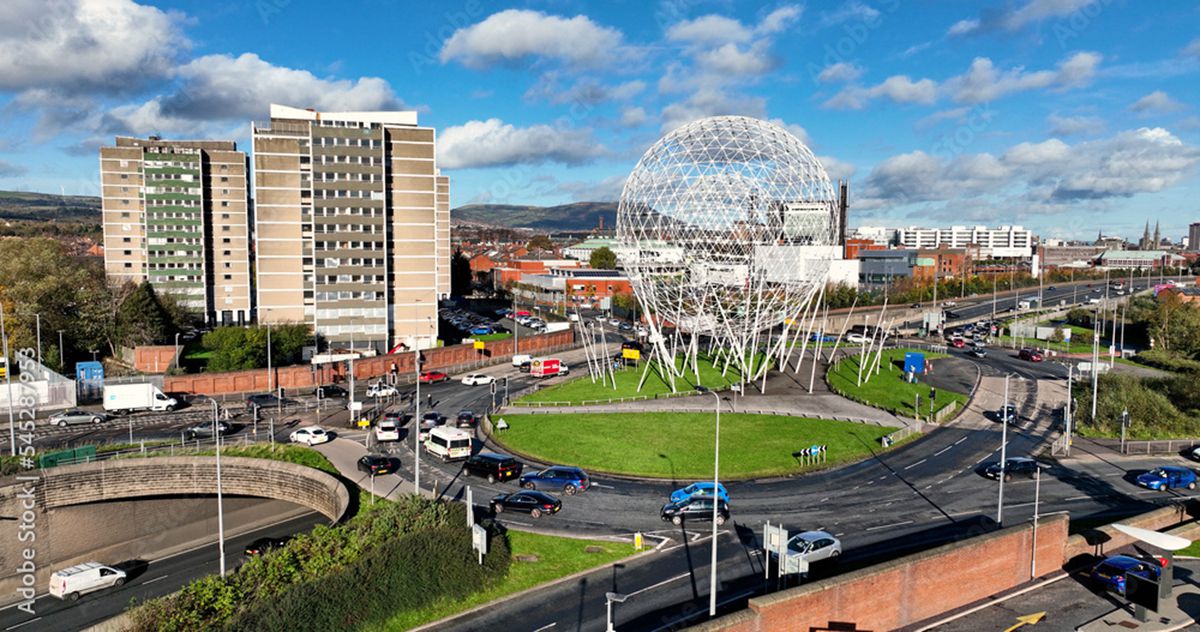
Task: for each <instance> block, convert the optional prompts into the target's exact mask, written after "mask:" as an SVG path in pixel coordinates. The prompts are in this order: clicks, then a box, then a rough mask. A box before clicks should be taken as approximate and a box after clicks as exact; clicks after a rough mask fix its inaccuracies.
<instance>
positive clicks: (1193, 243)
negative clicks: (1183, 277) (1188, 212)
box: [1187, 222, 1200, 252]
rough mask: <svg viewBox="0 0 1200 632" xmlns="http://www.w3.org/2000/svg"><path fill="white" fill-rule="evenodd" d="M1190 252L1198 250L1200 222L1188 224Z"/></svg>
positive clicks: (1199, 250) (1199, 246)
mask: <svg viewBox="0 0 1200 632" xmlns="http://www.w3.org/2000/svg"><path fill="white" fill-rule="evenodd" d="M1187 249H1188V250H1189V251H1191V252H1200V222H1192V223H1191V224H1188V245H1187Z"/></svg>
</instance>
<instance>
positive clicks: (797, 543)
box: [787, 531, 842, 564]
mask: <svg viewBox="0 0 1200 632" xmlns="http://www.w3.org/2000/svg"><path fill="white" fill-rule="evenodd" d="M841 554H842V542H841V540H838V539H837V538H835V537H834V536H833V535H832V534H830V533H828V532H825V531H805V532H803V533H797V534H796V535H794V536H792V537H791V538H790V539H789V540H788V543H787V556H788V557H789V558H790V557H799V558H800V559H802V560H804V561H805V562H808V563H809V564H812V563H814V562H820V561H822V560H829V559H837V557H838V556H839V555H841Z"/></svg>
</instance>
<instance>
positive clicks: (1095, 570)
mask: <svg viewBox="0 0 1200 632" xmlns="http://www.w3.org/2000/svg"><path fill="white" fill-rule="evenodd" d="M1159 572H1160V569H1159V568H1158V567H1156V566H1155V565H1154V564H1151V563H1149V562H1143V561H1142V560H1139V559H1137V558H1136V557H1130V556H1128V555H1113V556H1111V557H1108V558H1106V559H1105V560H1104V561H1103V562H1100V563H1099V564H1097V565H1095V566H1093V567H1092V573H1091V578H1092V583H1094V584H1096V585H1098V586H1100V587H1101V588H1104V589H1106V590H1112V591H1115V592H1116V593H1117V594H1119V595H1124V594H1125V576H1126V575H1127V574H1131V573H1132V574H1134V575H1137V576H1138V577H1145V578H1146V579H1151V580H1155V581H1158V574H1159Z"/></svg>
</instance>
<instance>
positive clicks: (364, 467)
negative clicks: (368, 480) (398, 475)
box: [358, 454, 396, 476]
mask: <svg viewBox="0 0 1200 632" xmlns="http://www.w3.org/2000/svg"><path fill="white" fill-rule="evenodd" d="M358 471H360V472H363V473H365V474H369V475H371V476H383V475H384V474H391V473H392V472H395V471H396V468H395V467H394V466H393V465H392V459H390V458H389V457H386V456H384V455H382V454H367V455H363V457H362V458H360V459H359V460H358Z"/></svg>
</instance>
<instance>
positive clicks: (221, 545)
mask: <svg viewBox="0 0 1200 632" xmlns="http://www.w3.org/2000/svg"><path fill="white" fill-rule="evenodd" d="M212 407H213V436H214V437H216V441H217V550H218V554H219V555H220V558H221V577H224V576H225V507H224V499H223V497H222V489H221V427H220V421H218V419H219V417H220V413H219V410H218V408H217V400H215V399H214V400H212Z"/></svg>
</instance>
